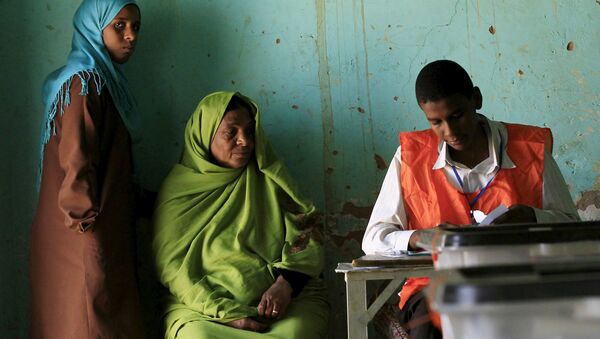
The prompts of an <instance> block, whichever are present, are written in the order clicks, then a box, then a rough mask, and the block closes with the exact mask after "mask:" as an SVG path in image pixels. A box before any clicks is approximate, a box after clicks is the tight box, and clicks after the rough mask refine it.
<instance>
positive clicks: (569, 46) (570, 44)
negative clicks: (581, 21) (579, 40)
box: [567, 41, 575, 51]
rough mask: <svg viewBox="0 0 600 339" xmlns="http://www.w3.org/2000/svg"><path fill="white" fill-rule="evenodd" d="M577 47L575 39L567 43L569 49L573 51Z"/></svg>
mask: <svg viewBox="0 0 600 339" xmlns="http://www.w3.org/2000/svg"><path fill="white" fill-rule="evenodd" d="M574 49H575V43H574V42H573V41H569V43H568V44H567V51H572V50H574Z"/></svg>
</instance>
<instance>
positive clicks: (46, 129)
mask: <svg viewBox="0 0 600 339" xmlns="http://www.w3.org/2000/svg"><path fill="white" fill-rule="evenodd" d="M75 76H78V77H79V79H80V80H81V91H80V92H79V95H81V96H85V95H88V93H89V86H88V81H89V80H90V79H92V80H93V81H94V84H95V85H96V93H97V94H98V95H100V93H102V89H103V88H104V86H105V85H106V80H104V78H103V77H102V76H101V75H100V73H99V72H98V71H97V70H96V69H88V70H82V71H79V72H77V73H75V74H73V75H72V76H71V77H70V78H69V79H67V81H65V83H64V84H63V85H62V86H61V87H60V89H59V91H58V93H56V97H55V98H54V100H53V101H52V104H50V109H48V111H47V112H45V116H44V125H43V127H42V138H41V139H42V143H41V147H40V165H39V170H38V180H37V183H38V187H39V184H40V183H41V179H42V170H43V163H44V149H45V146H46V144H47V143H48V141H50V138H51V137H52V136H53V135H56V123H55V118H56V113H58V112H60V115H61V116H62V115H63V114H64V113H65V107H67V106H69V105H70V104H71V84H72V83H73V78H74V77H75Z"/></svg>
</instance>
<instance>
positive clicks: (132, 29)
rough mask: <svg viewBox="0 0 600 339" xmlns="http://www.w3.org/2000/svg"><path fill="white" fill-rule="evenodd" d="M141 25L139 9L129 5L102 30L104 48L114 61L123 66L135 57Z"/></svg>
mask: <svg viewBox="0 0 600 339" xmlns="http://www.w3.org/2000/svg"><path fill="white" fill-rule="evenodd" d="M140 25H141V20H140V11H139V9H138V7H137V6H135V5H127V6H125V7H123V8H122V9H121V11H119V13H117V15H116V16H115V17H114V18H113V19H112V21H111V22H110V24H108V26H106V28H104V29H103V30H102V39H103V40H104V46H105V47H106V50H107V51H108V55H110V58H111V59H112V61H114V62H116V63H118V64H123V63H125V62H127V60H129V58H130V57H131V56H132V55H133V51H134V50H135V43H136V42H137V35H138V32H139V31H140Z"/></svg>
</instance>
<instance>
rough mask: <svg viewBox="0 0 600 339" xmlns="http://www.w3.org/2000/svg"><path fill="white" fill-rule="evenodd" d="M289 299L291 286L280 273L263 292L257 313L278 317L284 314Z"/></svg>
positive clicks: (262, 315) (268, 316)
mask: <svg viewBox="0 0 600 339" xmlns="http://www.w3.org/2000/svg"><path fill="white" fill-rule="evenodd" d="M291 301H292V286H291V285H290V283H288V282H287V280H285V279H284V278H283V276H281V275H280V276H278V277H277V280H275V282H274V283H273V285H271V287H269V289H268V290H267V291H266V292H265V293H263V295H262V298H261V300H260V303H259V304H258V315H259V316H261V317H265V318H275V319H279V318H281V317H282V316H283V315H284V314H285V311H286V310H287V307H288V305H289V304H290V302H291Z"/></svg>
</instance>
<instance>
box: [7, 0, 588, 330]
mask: <svg viewBox="0 0 600 339" xmlns="http://www.w3.org/2000/svg"><path fill="white" fill-rule="evenodd" d="M78 3H79V1H77V0H63V1H60V2H57V1H39V0H22V1H0V13H2V14H0V15H1V16H2V20H0V38H1V39H2V40H1V41H2V46H3V47H2V49H1V50H0V70H1V74H2V77H1V78H0V90H1V93H4V95H3V96H2V98H3V103H4V107H5V109H4V111H3V117H4V120H3V121H4V123H3V124H2V125H0V138H1V139H0V140H2V141H1V143H0V158H1V159H3V160H4V161H3V163H4V166H1V168H0V174H1V175H0V180H1V186H0V187H1V191H0V202H1V203H0V216H1V217H2V219H1V220H2V225H1V227H2V232H1V233H0V267H1V269H2V275H1V276H0V300H1V301H2V305H4V306H2V307H3V308H4V309H3V312H0V333H3V335H6V336H7V337H13V338H19V337H24V336H25V333H26V326H27V303H28V292H27V269H26V267H27V242H28V232H29V223H30V220H31V216H32V213H33V209H34V208H35V199H36V193H35V188H34V178H35V167H36V161H37V154H38V153H37V151H38V149H37V140H38V135H39V126H40V123H41V114H40V112H41V104H40V97H39V93H40V86H41V83H42V80H43V78H44V76H45V75H46V74H48V73H49V72H50V71H51V70H53V69H55V68H56V67H58V66H60V65H61V64H62V63H63V62H64V60H65V57H66V55H67V53H68V50H69V47H70V39H71V33H72V28H71V17H72V15H73V12H74V11H75V9H76V7H77V5H78ZM140 3H141V7H142V18H143V21H144V22H143V28H142V35H141V40H140V43H139V48H138V50H137V52H136V55H135V56H134V58H133V59H132V60H131V62H130V63H129V64H128V65H127V68H126V73H127V74H128V75H129V78H130V83H131V86H132V88H133V90H134V93H135V94H136V96H137V99H138V102H139V104H140V112H142V113H143V127H144V139H143V142H142V145H141V146H142V147H141V149H140V150H139V151H140V154H141V157H142V162H143V165H144V166H143V168H144V172H143V181H144V183H145V185H146V186H147V187H148V188H150V189H157V188H158V186H159V184H160V182H161V180H162V178H163V177H164V176H165V175H166V173H167V171H168V170H169V168H170V167H171V166H172V164H173V163H174V162H175V161H176V160H177V159H178V157H179V154H180V152H181V146H182V142H181V136H182V132H183V128H184V125H185V122H186V121H187V118H188V116H189V114H190V112H191V111H192V110H193V109H194V107H195V106H196V104H197V103H198V101H199V100H200V99H201V98H202V97H203V96H204V95H206V94H207V93H209V92H211V91H214V90H237V91H241V92H243V93H245V94H246V95H249V96H250V97H253V98H254V99H256V100H257V101H258V103H259V104H260V105H261V108H262V110H263V114H264V115H263V116H264V121H265V130H266V133H267V134H268V136H269V137H270V139H271V140H272V142H273V144H274V147H275V149H276V151H277V152H278V153H279V154H280V156H281V157H282V158H283V159H284V160H285V162H286V163H287V164H288V166H289V167H290V169H291V171H292V173H293V174H294V175H295V177H296V178H297V179H298V181H299V182H300V183H301V185H302V187H303V189H304V191H305V193H306V195H308V196H310V197H311V198H313V199H314V200H315V202H316V203H317V205H318V206H319V208H320V209H321V210H322V211H323V213H324V216H325V221H326V224H327V236H328V242H327V253H328V258H329V263H328V270H327V272H326V278H327V281H328V284H329V287H330V292H331V293H330V296H331V300H332V304H333V305H343V295H344V289H343V286H344V283H343V279H342V277H340V276H337V275H336V274H335V273H333V271H332V269H333V268H334V266H335V264H336V262H337V261H348V260H350V259H351V258H352V257H355V256H357V255H359V254H360V240H361V238H362V230H363V229H364V227H365V224H366V222H367V219H368V216H369V213H370V209H371V208H372V205H373V203H374V201H375V198H376V196H377V193H378V190H379V186H380V184H381V181H382V179H383V176H384V174H385V170H386V167H387V164H388V163H389V160H390V159H391V157H392V155H393V153H394V151H395V148H396V146H397V143H398V142H397V133H398V132H399V131H401V130H414V129H422V128H426V127H427V125H426V122H425V119H423V117H422V113H420V111H419V108H418V106H417V104H416V102H415V100H414V93H413V87H414V80H415V77H416V75H417V73H418V71H419V70H420V68H421V67H422V66H423V65H424V64H426V63H428V62H430V61H433V60H435V59H439V58H450V59H453V60H456V61H458V62H459V63H461V64H462V65H463V66H464V67H465V68H466V69H467V70H468V71H469V72H470V74H471V75H472V77H473V81H474V83H475V84H477V85H478V86H479V87H480V88H481V90H482V94H483V97H484V103H483V109H482V111H481V112H482V113H483V114H485V115H487V116H488V117H490V118H493V119H497V120H504V121H511V122H519V123H528V124H536V125H541V126H547V127H550V128H552V130H553V132H554V138H555V144H554V157H555V159H556V161H557V163H558V165H559V166H560V168H561V170H562V171H563V173H564V176H565V179H566V181H567V183H568V185H569V187H570V192H571V195H572V198H573V199H574V201H576V202H577V206H578V209H579V211H580V214H581V215H582V217H583V218H584V219H586V220H589V219H600V210H599V209H600V148H599V147H597V145H598V144H599V143H600V137H599V134H598V131H597V129H598V128H599V127H598V126H600V125H599V124H598V122H599V120H600V91H599V88H600V67H599V66H600V48H598V46H600V35H599V34H598V29H599V28H600V26H599V22H600V21H599V20H598V16H599V15H600V4H599V3H598V1H595V0H578V1H575V0H571V1H558V0H553V1H547V0H533V1H518V0H495V1H480V0H460V1H449V0H448V1H439V0H435V1H434V0H423V1H409V0H368V1H367V0H362V1H361V0H352V1H350V0H313V1H296V0H294V1H292V0H287V1H282V0H261V1H243V0H218V1H217V0H178V1H175V0H161V1H158V0H144V1H140ZM15 32H16V33H15ZM8 307H10V308H8ZM336 308H337V306H336ZM344 317H345V315H344V314H343V313H341V312H334V315H333V320H334V321H333V322H332V329H333V330H335V333H336V334H337V335H336V336H335V337H338V338H342V337H343V336H344V333H345V318H344Z"/></svg>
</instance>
